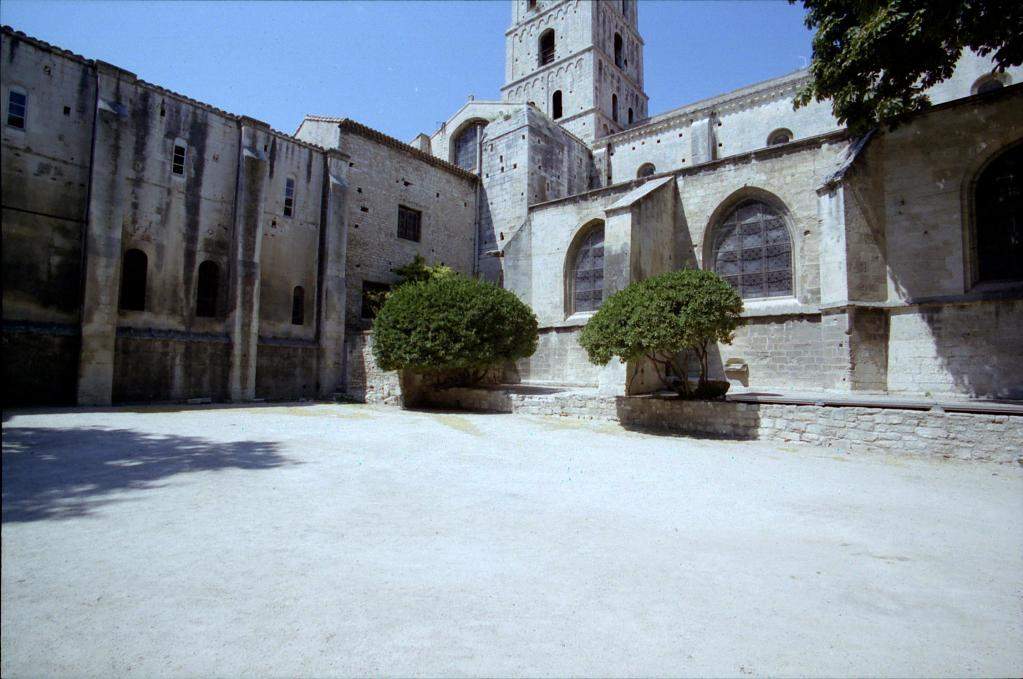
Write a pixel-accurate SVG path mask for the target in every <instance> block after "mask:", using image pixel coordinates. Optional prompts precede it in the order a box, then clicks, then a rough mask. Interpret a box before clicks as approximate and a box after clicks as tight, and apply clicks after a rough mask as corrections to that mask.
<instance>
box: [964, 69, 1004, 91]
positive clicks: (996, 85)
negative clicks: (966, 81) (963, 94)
mask: <svg viewBox="0 0 1023 679" xmlns="http://www.w3.org/2000/svg"><path fill="white" fill-rule="evenodd" d="M1009 83H1010V81H1009V75H1008V74H1007V73H988V74H987V75H982V76H981V77H979V78H977V80H976V81H975V82H974V83H973V87H971V88H970V93H971V94H985V93H987V92H994V91H995V90H1000V89H1002V88H1003V87H1005V86H1006V85H1008V84H1009Z"/></svg>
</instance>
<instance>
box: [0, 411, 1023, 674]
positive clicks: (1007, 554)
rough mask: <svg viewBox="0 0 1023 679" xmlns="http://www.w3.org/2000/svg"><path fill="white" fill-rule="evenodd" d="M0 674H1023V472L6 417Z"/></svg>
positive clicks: (357, 415) (295, 428)
mask: <svg viewBox="0 0 1023 679" xmlns="http://www.w3.org/2000/svg"><path fill="white" fill-rule="evenodd" d="M2 540H3V550H2V553H3V557H2V558H3V562H2V613H0V623H2V625H0V650H2V655H0V658H2V660H0V671H2V674H3V676H4V677H22V676H53V675H76V676H81V675H91V676H103V677H116V676H139V677H149V676H185V675H189V676H195V675H203V676H242V675H246V676H254V675H259V676H264V675H274V676H284V675H286V676H334V675H381V674H386V675H400V676H406V675H429V676H453V675H487V676H495V675H501V676H505V675H528V676H549V675H557V676H566V675H575V676H597V675H599V676H619V675H630V676H637V675H638V676H655V675H672V676H678V675H699V676H760V675H769V676H779V675H827V676H835V675H842V676H849V675H870V676H880V675H888V676H939V675H940V676H965V675H1000V676H1006V675H1007V676H1020V675H1023V469H1021V468H1020V467H1019V465H995V464H984V463H961V462H948V461H941V460H926V459H909V458H901V457H897V456H890V455H889V456H884V455H880V454H879V455H861V456H848V455H843V454H841V453H838V452H835V451H831V450H826V449H820V448H812V447H804V446H795V445H784V444H774V443H760V442H749V441H744V442H736V441H719V440H699V439H689V438H677V437H669V436H657V435H652V434H645V433H637V432H629V431H625V430H623V429H621V428H620V427H618V426H616V425H610V424H594V423H585V422H581V421H576V420H568V419H542V418H530V417H522V416H515V415H482V414H456V413H429V412H403V411H400V410H396V409H390V408H383V407H371V406H360V405H326V404H296V405H270V406H263V407H258V406H255V407H229V406H222V407H218V406H205V407H184V406H182V407H140V408H117V409H106V410H93V411H85V410H79V409H68V410H59V411H47V412H40V411H34V412H32V411H7V412H5V413H4V424H3V535H2Z"/></svg>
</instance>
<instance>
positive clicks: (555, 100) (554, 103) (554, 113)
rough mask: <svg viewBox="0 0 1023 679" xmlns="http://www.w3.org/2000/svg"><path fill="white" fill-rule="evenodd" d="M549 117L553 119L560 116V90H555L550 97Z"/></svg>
mask: <svg viewBox="0 0 1023 679" xmlns="http://www.w3.org/2000/svg"><path fill="white" fill-rule="evenodd" d="M551 117H552V118H554V119H555V120H557V119H558V118H560V117H561V90H555V91H554V96H553V97H551Z"/></svg>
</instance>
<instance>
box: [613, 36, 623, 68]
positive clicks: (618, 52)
mask: <svg viewBox="0 0 1023 679" xmlns="http://www.w3.org/2000/svg"><path fill="white" fill-rule="evenodd" d="M624 63H625V60H624V59H623V58H622V35H621V33H615V66H617V67H618V68H622V67H623V64H624Z"/></svg>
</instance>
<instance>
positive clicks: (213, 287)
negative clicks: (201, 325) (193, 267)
mask: <svg viewBox="0 0 1023 679" xmlns="http://www.w3.org/2000/svg"><path fill="white" fill-rule="evenodd" d="M219 288H220V267H219V266H217V263H216V262H211V261H209V260H207V261H205V262H203V263H202V264H200V265H199V280H198V283H197V285H196V288H195V315H196V316H199V317H200V318H214V317H215V316H216V315H217V291H218V289H219Z"/></svg>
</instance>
